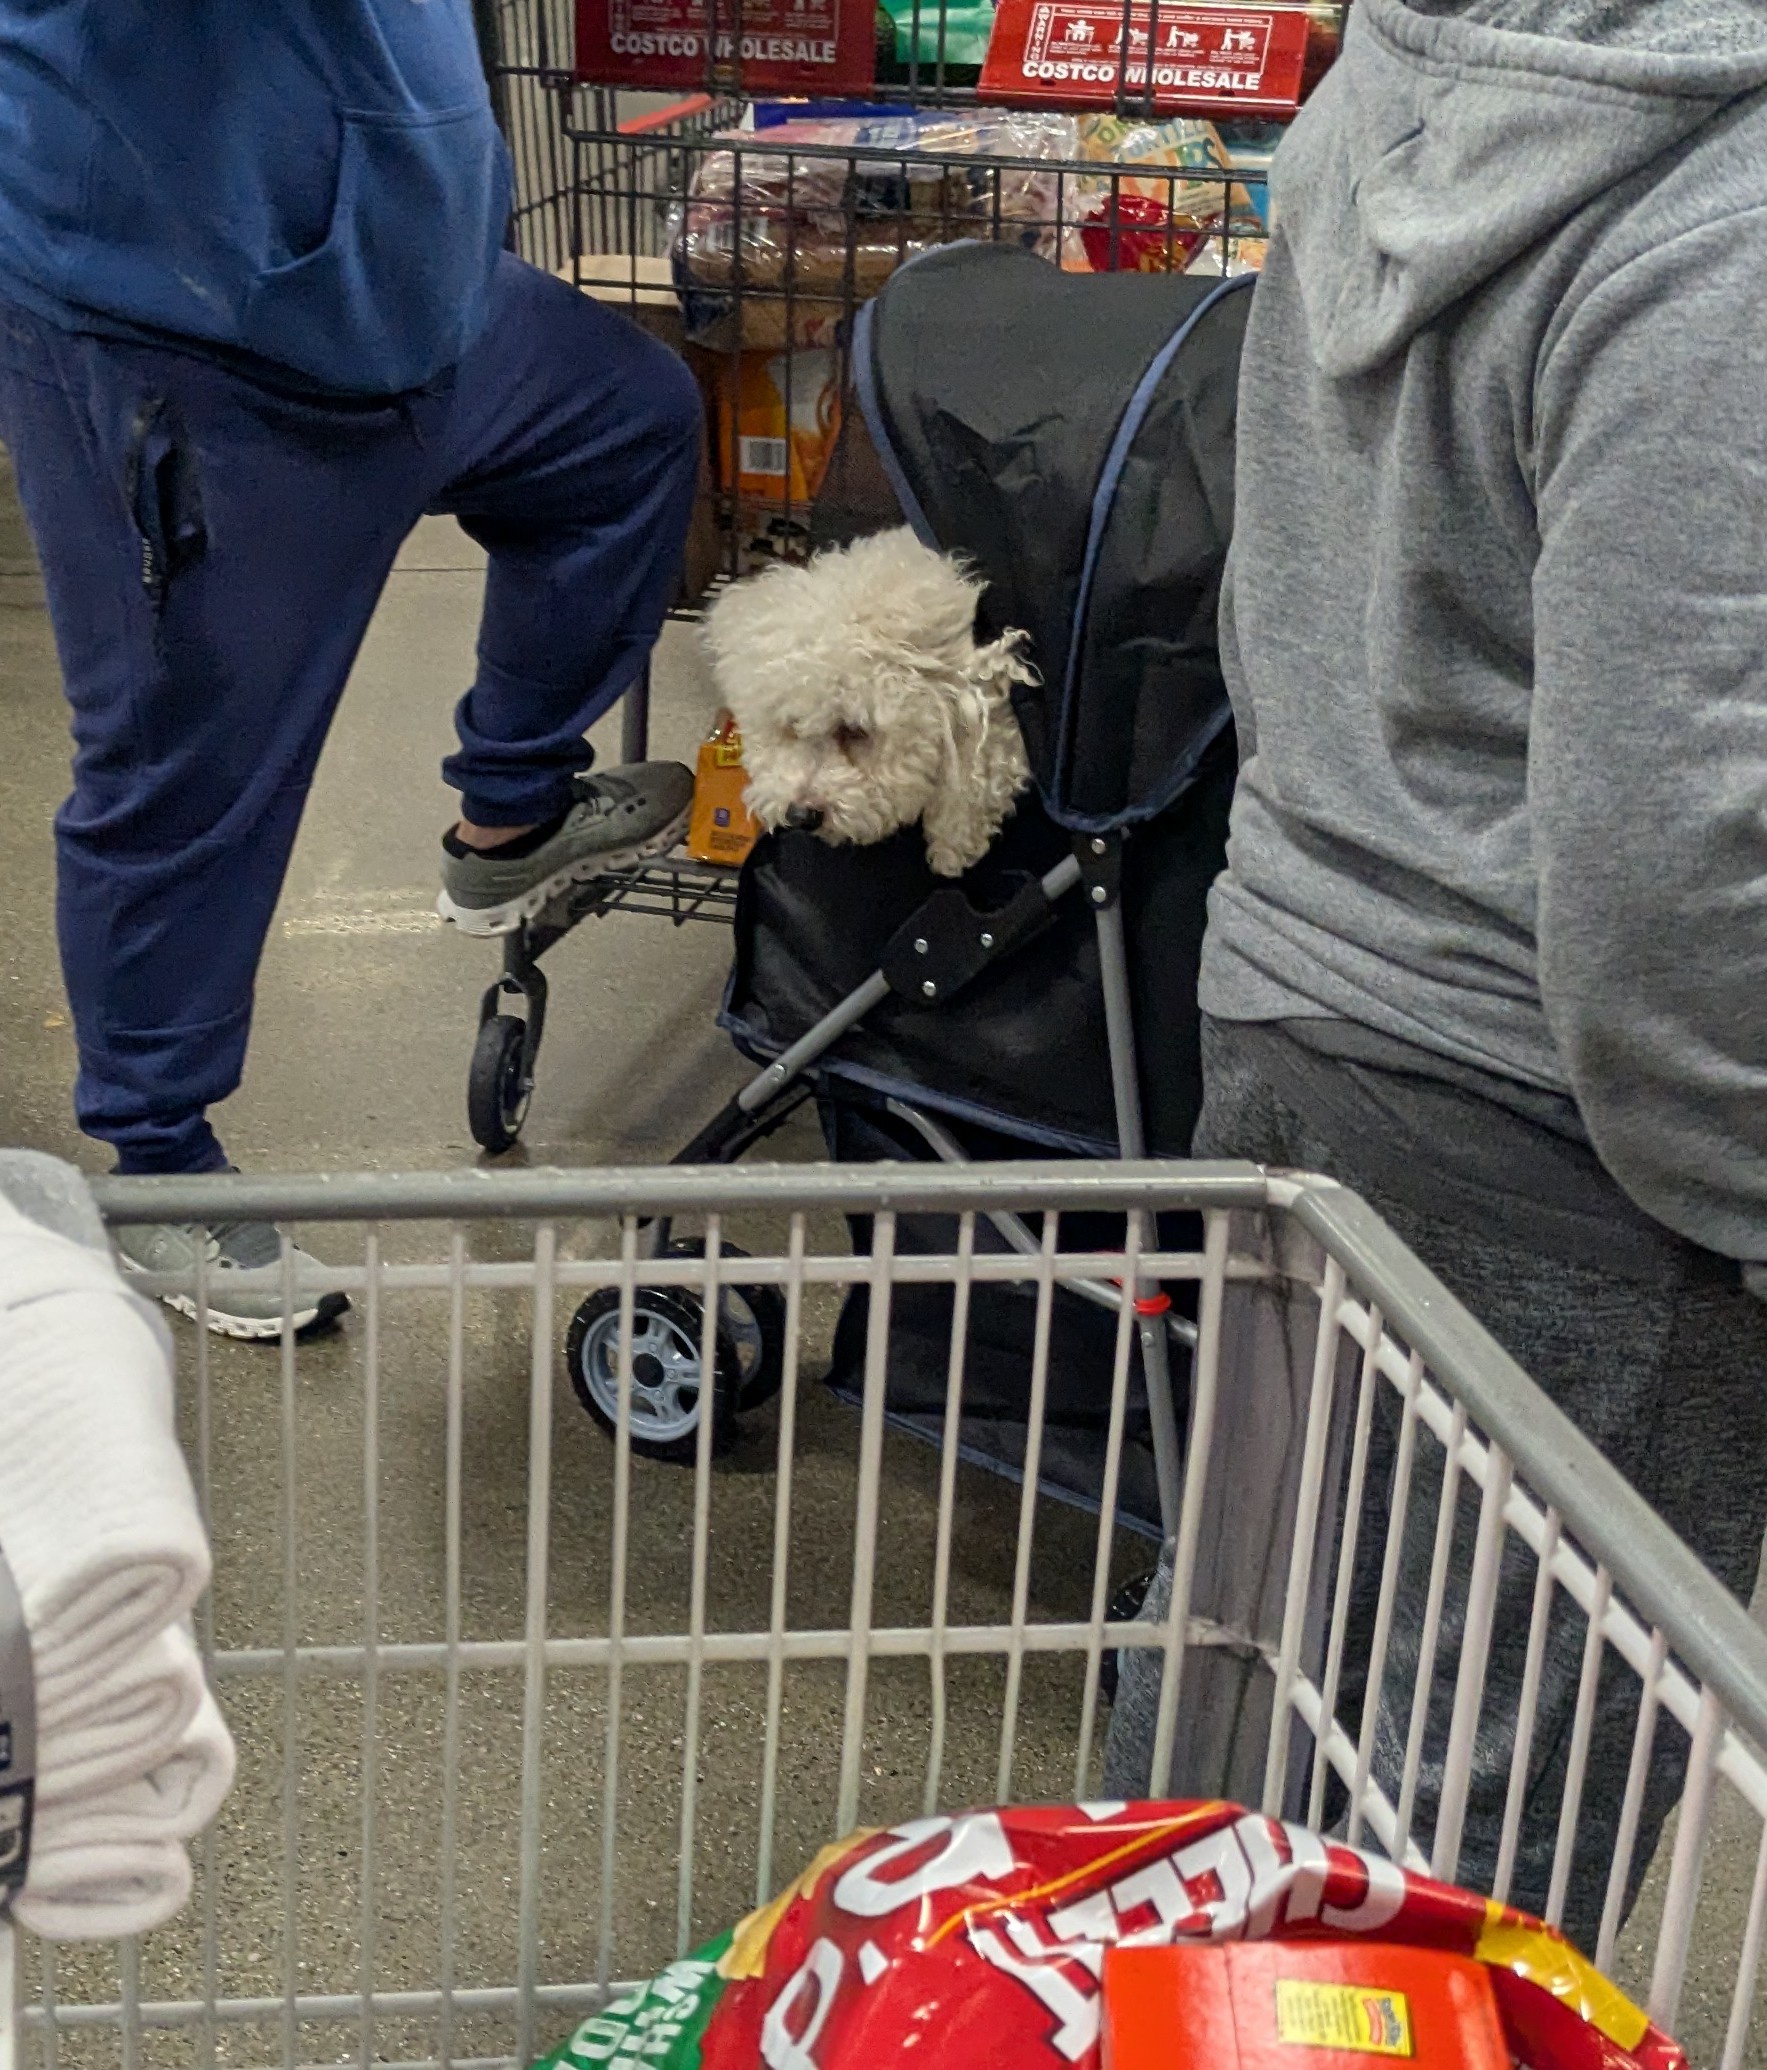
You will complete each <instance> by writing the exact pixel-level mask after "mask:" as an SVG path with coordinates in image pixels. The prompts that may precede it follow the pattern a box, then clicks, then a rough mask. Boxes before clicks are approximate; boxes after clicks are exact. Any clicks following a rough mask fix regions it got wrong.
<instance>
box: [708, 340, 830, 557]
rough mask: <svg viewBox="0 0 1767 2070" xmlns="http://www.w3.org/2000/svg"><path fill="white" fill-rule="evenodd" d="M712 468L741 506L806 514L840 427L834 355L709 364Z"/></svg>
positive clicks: (756, 356)
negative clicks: (712, 369)
mask: <svg viewBox="0 0 1767 2070" xmlns="http://www.w3.org/2000/svg"><path fill="white" fill-rule="evenodd" d="M716 365H717V368H718V376H717V387H716V408H715V411H714V420H715V421H714V426H713V434H714V435H713V441H712V470H713V473H714V475H715V477H716V479H717V482H718V484H719V486H720V487H721V488H724V489H727V490H731V491H733V492H734V493H735V495H736V496H737V497H738V499H739V500H741V501H742V502H744V503H753V504H759V505H764V506H766V507H768V508H778V509H780V510H784V509H786V508H787V507H788V506H789V507H790V508H791V510H792V511H793V512H794V513H795V514H796V515H798V516H800V517H802V516H804V515H806V514H807V513H808V510H809V507H810V504H811V503H812V502H813V501H814V500H815V496H816V492H817V490H818V489H820V488H821V486H822V477H823V476H824V475H825V474H826V473H827V472H828V463H829V460H830V458H831V457H832V455H833V453H834V445H835V440H836V438H837V437H838V436H839V435H840V428H841V355H840V354H839V353H838V352H834V351H829V350H826V349H824V348H819V347H817V348H811V349H809V350H797V351H792V352H736V353H730V354H727V355H723V356H721V357H720V358H719V359H718V360H717V361H716Z"/></svg>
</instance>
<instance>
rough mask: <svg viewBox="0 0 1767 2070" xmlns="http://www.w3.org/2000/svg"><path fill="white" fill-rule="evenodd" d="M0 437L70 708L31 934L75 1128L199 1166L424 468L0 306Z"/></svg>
mask: <svg viewBox="0 0 1767 2070" xmlns="http://www.w3.org/2000/svg"><path fill="white" fill-rule="evenodd" d="M0 422H3V425H4V431H5V435H6V439H7V442H8V444H9V445H10V447H11V449H12V453H13V457H14V460H15V463H16V466H17V470H18V477H19V486H20V491H21V494H22V497H23V500H24V504H25V509H26V513H27V516H28V518H29V521H30V524H31V527H32V531H33V533H34V535H35V538H36V541H37V547H38V551H39V554H40V556H41V559H42V562H43V569H44V576H45V581H46V584H47V587H48V594H49V604H50V610H51V614H52V617H53V621H54V625H55V631H56V638H57V643H58V646H59V649H60V653H61V660H62V668H63V673H64V677H65V681H66V687H67V695H68V699H69V702H70V705H71V706H72V713H73V731H74V739H75V744H76V750H75V757H74V780H73V791H72V795H71V796H70V797H69V798H68V800H67V802H66V803H65V804H64V805H63V807H62V809H61V811H60V813H59V814H58V816H57V820H56V841H57V850H58V860H59V886H58V901H57V913H58V923H59V930H60V936H61V947H62V960H63V967H64V971H65V974H66V979H67V986H68V994H69V998H70V1001H71V1003H72V1007H73V1013H74V1024H75V1030H76V1033H77V1036H78V1042H79V1060H80V1061H79V1078H78V1083H77V1086H76V1092H75V1101H76V1107H77V1111H78V1114H79V1119H80V1124H81V1126H82V1127H83V1128H84V1129H85V1130H86V1131H87V1132H88V1133H89V1134H91V1135H94V1136H97V1137H98V1138H100V1139H101V1140H103V1141H105V1142H107V1143H109V1144H111V1145H112V1146H113V1147H114V1149H115V1151H116V1153H117V1161H118V1167H119V1169H121V1170H123V1171H126V1172H167V1171H200V1170H205V1169H212V1168H214V1167H216V1166H218V1165H219V1164H221V1163H222V1162H223V1157H222V1152H221V1149H220V1146H219V1144H218V1143H217V1141H216V1139H215V1136H214V1134H213V1132H212V1130H211V1129H210V1127H209V1124H208V1121H207V1118H206V1113H205V1110H206V1109H207V1108H208V1107H209V1106H211V1105H212V1104H213V1103H214V1102H216V1101H218V1100H222V1099H225V1098H226V1097H227V1095H228V1094H229V1093H231V1092H232V1091H233V1090H234V1088H235V1086H236V1085H237V1084H238V1082H239V1076H240V1071H241V1067H242V1064H243V1060H244V1055H245V1046H246V1035H247V1029H248V1026H249V1022H250V1017H251V1004H252V987H253V981H254V978H255V975H256V971H257V964H258V956H259V952H260V950H261V948H262V945H263V939H264V934H265V931H266V928H267V927H268V924H269V920H270V916H271V912H272V909H273V907H274V905H275V902H276V897H277V894H278V891H279V890H280V888H281V884H282V877H283V871H284V867H285V865H286V863H287V859H288V854H289V849H290V846H291V844H292V843H293V840H294V835H295V829H296V826H297V824H298V822H299V819H300V815H301V809H302V806H303V804H304V802H305V799H306V793H307V787H308V784H309V782H310V780H311V777H312V774H313V768H314V764H315V763H316V761H317V759H318V755H319V749H320V746H321V743H322V742H323V740H324V737H325V732H326V728H327V726H328V724H329V722H330V718H331V714H332V710H333V707H334V705H335V703H336V701H337V696H338V693H339V691H340V689H341V687H342V684H343V682H344V678H345V676H346V675H347V673H348V671H349V667H350V663H351V661H352V659H353V657H354V655H355V652H356V649H357V646H358V644H359V642H360V640H361V637H362V633H363V630H364V628H365V627H366V625H367V622H368V618H369V614H370V613H371V611H372V610H373V607H374V603H375V600H376V598H377V597H378V595H379V592H380V588H381V585H382V582H383V580H384V578H385V576H386V573H387V570H388V568H389V567H390V566H391V563H392V559H393V556H394V554H395V552H396V551H397V549H398V545H399V542H400V540H401V539H402V538H403V537H404V535H405V533H406V531H407V530H408V529H409V527H410V525H411V524H412V522H414V520H415V518H416V517H417V515H418V514H419V512H420V511H421V509H422V506H423V497H424V488H425V485H426V482H427V481H428V480H429V479H431V478H433V477H431V476H430V475H429V473H428V472H427V468H428V466H429V464H430V463H429V456H428V455H427V454H426V451H425V449H424V447H423V445H422V444H421V442H420V441H419V440H418V438H417V437H416V436H415V434H414V431H413V427H412V425H411V423H410V421H409V419H408V417H407V415H406V414H405V413H403V412H401V411H399V410H397V409H394V408H390V407H388V408H378V409H361V408H352V407H329V406H325V405H320V404H312V403H307V402H302V401H296V400H290V399H288V398H284V397H279V396H276V395H273V394H270V393H267V392H265V391H263V390H261V389H259V388H258V387H256V386H255V385H253V384H251V383H248V382H246V381H244V380H242V379H240V378H238V377H237V376H236V375H234V374H232V373H231V372H227V371H224V370H222V369H221V368H219V367H217V366H215V365H213V364H212V363H209V362H206V361H203V360H201V359H198V358H195V357H187V356H184V355H182V354H175V353H168V352H160V351H150V350H144V349H141V348H137V347H134V346H130V345H123V344H117V343H113V342H110V341H104V340H98V339H89V338H76V337H71V336H67V335H65V334H62V333H59V332H56V331H54V330H53V329H52V328H51V327H49V326H45V325H41V324H37V323H35V322H34V321H33V320H31V319H29V318H27V317H25V316H23V315H22V314H19V313H18V312H15V311H5V312H0Z"/></svg>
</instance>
